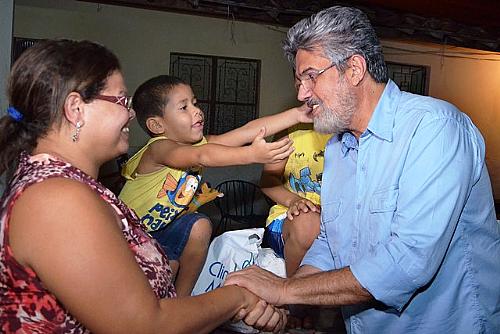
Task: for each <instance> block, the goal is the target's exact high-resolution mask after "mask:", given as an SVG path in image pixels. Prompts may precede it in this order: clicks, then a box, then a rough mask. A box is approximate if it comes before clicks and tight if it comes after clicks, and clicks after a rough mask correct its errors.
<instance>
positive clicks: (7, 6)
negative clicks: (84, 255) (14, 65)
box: [0, 0, 14, 195]
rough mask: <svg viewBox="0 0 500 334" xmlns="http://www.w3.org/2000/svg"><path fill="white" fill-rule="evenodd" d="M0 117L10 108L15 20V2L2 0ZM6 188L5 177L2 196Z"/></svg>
mask: <svg viewBox="0 0 500 334" xmlns="http://www.w3.org/2000/svg"><path fill="white" fill-rule="evenodd" d="M0 8H1V9H2V10H1V11H0V117H2V116H3V115H4V114H5V109H6V108H7V106H8V104H9V103H8V101H7V96H6V93H5V92H6V90H7V87H6V84H7V76H8V74H9V70H10V50H11V42H12V26H13V20H14V0H0ZM4 188H5V176H4V175H2V177H0V195H1V194H2V193H3V190H4Z"/></svg>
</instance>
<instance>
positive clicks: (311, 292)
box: [280, 267, 373, 306]
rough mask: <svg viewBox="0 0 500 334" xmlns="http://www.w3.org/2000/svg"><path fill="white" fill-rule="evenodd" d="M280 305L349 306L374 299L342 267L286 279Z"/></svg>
mask: <svg viewBox="0 0 500 334" xmlns="http://www.w3.org/2000/svg"><path fill="white" fill-rule="evenodd" d="M282 297H283V300H280V303H281V304H307V305H333V306H340V305H352V304H358V303H364V302H368V301H370V300H373V296H372V295H371V294H370V293H369V292H368V291H367V290H366V289H365V288H363V287H362V286H361V284H359V282H358V281H357V280H356V278H355V277H354V275H353V274H352V272H351V270H350V269H349V268H348V267H347V268H343V269H340V270H332V271H328V272H316V273H311V274H306V273H304V274H301V273H300V272H299V274H298V275H296V276H293V277H291V278H289V279H288V280H286V283H285V292H284V294H283V296H282Z"/></svg>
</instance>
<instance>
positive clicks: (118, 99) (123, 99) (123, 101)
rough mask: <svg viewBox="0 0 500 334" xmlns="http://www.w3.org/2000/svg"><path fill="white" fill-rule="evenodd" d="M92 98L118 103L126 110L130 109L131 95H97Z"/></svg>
mask: <svg viewBox="0 0 500 334" xmlns="http://www.w3.org/2000/svg"><path fill="white" fill-rule="evenodd" d="M94 99H96V100H103V101H108V102H111V103H116V104H119V105H121V106H122V107H125V108H126V109H127V111H130V109H132V96H115V95H97V96H96V97H94Z"/></svg>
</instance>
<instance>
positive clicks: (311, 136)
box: [261, 127, 331, 277]
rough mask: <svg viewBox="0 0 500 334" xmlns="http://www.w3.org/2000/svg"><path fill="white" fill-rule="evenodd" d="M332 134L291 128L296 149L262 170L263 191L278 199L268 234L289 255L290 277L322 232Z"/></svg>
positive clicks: (275, 247) (273, 244)
mask: <svg viewBox="0 0 500 334" xmlns="http://www.w3.org/2000/svg"><path fill="white" fill-rule="evenodd" d="M330 137H331V135H329V134H321V133H318V132H316V131H313V130H312V129H310V127H309V128H306V127H302V128H300V129H298V128H296V129H291V131H290V134H289V135H288V138H290V140H293V142H294V146H295V152H294V153H292V154H291V155H290V156H289V157H288V158H287V159H284V160H282V161H281V162H278V163H274V164H266V165H264V169H263V171H262V177H261V188H262V191H263V192H264V193H265V194H266V195H267V196H268V197H269V198H271V199H272V200H274V201H275V202H276V203H277V204H276V205H274V206H273V207H272V208H271V209H270V210H269V216H268V218H267V221H266V225H267V228H266V233H265V236H264V238H265V240H266V241H267V243H268V244H269V246H271V248H273V250H274V251H275V252H276V254H278V255H279V256H280V257H282V258H284V259H285V265H286V273H287V276H288V277H291V276H293V274H294V273H295V271H296V270H297V269H298V268H299V265H300V261H302V258H303V257H304V254H305V253H306V251H307V250H308V249H309V247H310V246H311V244H312V242H313V241H314V239H316V237H317V236H318V234H319V221H320V217H319V211H320V190H321V176H322V174H323V159H324V151H325V146H326V143H327V141H328V139H329V138H330ZM292 221H293V222H292Z"/></svg>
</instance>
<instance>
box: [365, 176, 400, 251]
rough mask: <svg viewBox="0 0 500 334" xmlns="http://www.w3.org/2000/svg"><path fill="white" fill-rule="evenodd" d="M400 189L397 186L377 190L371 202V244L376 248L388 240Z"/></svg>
mask: <svg viewBox="0 0 500 334" xmlns="http://www.w3.org/2000/svg"><path fill="white" fill-rule="evenodd" d="M398 196H399V188H398V186H397V185H394V186H390V187H386V188H383V189H380V190H377V191H376V192H375V193H374V194H373V195H372V196H371V200H370V206H369V212H370V218H369V221H370V226H369V231H370V244H371V245H372V246H375V245H376V244H378V243H380V242H384V241H386V240H388V239H389V238H390V236H391V226H392V222H393V219H394V214H395V212H396V209H397V204H398Z"/></svg>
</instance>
